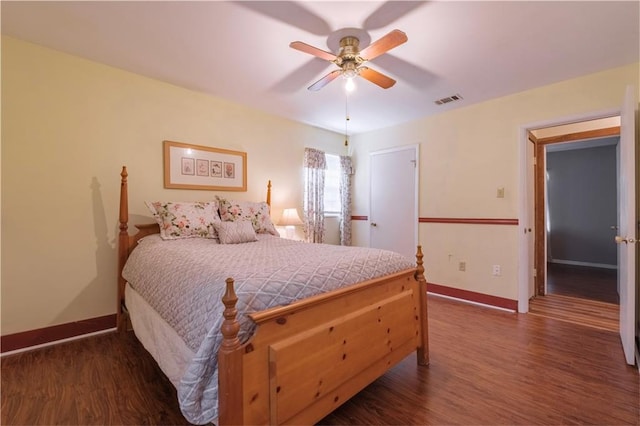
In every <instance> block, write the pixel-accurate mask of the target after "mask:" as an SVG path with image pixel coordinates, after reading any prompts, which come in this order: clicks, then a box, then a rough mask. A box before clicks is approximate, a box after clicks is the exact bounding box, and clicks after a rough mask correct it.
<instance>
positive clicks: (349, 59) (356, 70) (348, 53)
mask: <svg viewBox="0 0 640 426" xmlns="http://www.w3.org/2000/svg"><path fill="white" fill-rule="evenodd" d="M407 40H408V39H407V35H406V34H405V33H404V32H402V31H400V30H393V31H391V32H390V33H388V34H386V35H384V36H383V37H382V38H380V39H378V40H377V41H375V42H373V43H371V44H370V45H369V46H367V47H365V48H364V49H363V50H362V51H360V47H359V45H360V40H359V39H358V38H357V37H355V36H346V37H342V38H341V39H340V49H339V51H338V54H337V55H334V54H333V53H331V52H327V51H325V50H322V49H318V48H317V47H313V46H310V45H308V44H306V43H303V42H301V41H294V42H292V43H291V44H289V47H291V48H293V49H296V50H299V51H301V52H304V53H308V54H310V55H314V56H317V57H318V58H320V59H324V60H326V61H329V62H333V63H334V64H336V65H337V66H338V67H339V68H340V69H337V70H334V71H331V72H330V73H329V74H327V75H325V76H324V77H322V78H321V79H320V80H318V81H316V82H315V83H313V84H312V85H311V86H309V87H308V89H309V90H313V91H317V90H320V89H322V88H323V87H324V86H326V85H327V84H329V83H330V82H332V81H333V80H335V79H336V78H337V77H338V76H339V75H343V76H345V77H346V78H353V77H355V76H357V75H359V76H360V77H362V78H364V79H366V80H369V81H370V82H372V83H374V84H377V85H378V86H380V87H382V88H383V89H388V88H390V87H391V86H393V85H394V84H395V83H396V81H395V80H394V79H392V78H391V77H388V76H386V75H384V74H382V73H380V72H378V71H375V70H373V69H371V68H369V67H366V66H364V65H363V64H364V63H365V62H367V61H370V60H372V59H374V58H377V57H378V56H380V55H382V54H383V53H385V52H387V51H389V50H391V49H393V48H394V47H397V46H399V45H401V44H402V43H405V42H406V41H407Z"/></svg>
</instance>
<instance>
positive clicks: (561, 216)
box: [529, 117, 620, 331]
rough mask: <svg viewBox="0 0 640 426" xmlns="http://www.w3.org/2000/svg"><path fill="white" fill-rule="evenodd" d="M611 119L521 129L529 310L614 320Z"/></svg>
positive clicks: (613, 326)
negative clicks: (526, 150) (526, 146)
mask: <svg viewBox="0 0 640 426" xmlns="http://www.w3.org/2000/svg"><path fill="white" fill-rule="evenodd" d="M619 123H620V121H619V117H609V118H607V119H599V120H589V121H585V122H580V123H574V124H572V125H571V127H567V126H556V127H550V128H542V129H536V130H535V131H531V134H530V135H529V139H530V140H531V141H532V142H533V143H534V147H535V155H536V161H535V171H534V175H535V178H534V182H535V189H534V191H535V194H536V195H535V212H534V216H535V219H534V222H535V225H534V227H535V229H536V232H535V237H534V240H535V242H534V247H535V248H534V260H533V263H534V265H535V271H536V272H537V273H536V274H535V278H534V280H533V282H534V285H535V287H534V288H533V289H532V290H533V291H532V294H533V296H534V299H532V300H531V302H530V312H531V313H532V314H537V315H543V316H548V317H552V318H556V319H561V320H566V321H570V322H575V323H580V324H583V325H588V326H596V327H597V328H602V329H607V330H611V331H616V330H617V329H618V328H619V323H618V317H619V306H618V303H619V299H618V289H617V264H618V260H617V247H616V244H615V242H614V236H615V235H616V221H617V206H618V199H617V184H616V181H617V158H616V151H617V144H618V142H619V135H620V124H619ZM585 129H586V130H585ZM539 296H545V297H539ZM536 297H537V298H536Z"/></svg>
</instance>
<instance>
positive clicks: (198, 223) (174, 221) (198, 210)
mask: <svg viewBox="0 0 640 426" xmlns="http://www.w3.org/2000/svg"><path fill="white" fill-rule="evenodd" d="M145 204H146V205H147V207H148V208H149V210H150V211H151V213H152V214H153V216H154V217H155V219H156V221H157V222H158V225H160V237H162V239H163V240H177V239H180V238H196V237H197V238H217V234H216V230H215V228H214V226H213V225H214V224H215V223H218V222H220V216H218V202H217V201H208V202H204V201H203V202H160V201H154V202H149V201H147V202H145Z"/></svg>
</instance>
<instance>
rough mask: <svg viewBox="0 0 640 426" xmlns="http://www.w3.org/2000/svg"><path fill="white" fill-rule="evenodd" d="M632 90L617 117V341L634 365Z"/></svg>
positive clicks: (634, 196) (634, 185)
mask: <svg viewBox="0 0 640 426" xmlns="http://www.w3.org/2000/svg"><path fill="white" fill-rule="evenodd" d="M637 106H638V103H637V100H636V89H635V87H627V91H626V93H625V100H624V105H623V108H622V113H621V114H620V161H619V168H618V174H619V176H618V182H619V191H620V193H619V196H620V200H619V205H620V208H619V211H618V236H617V237H616V241H617V242H618V288H619V292H620V339H621V340H622V347H623V349H624V356H625V358H626V360H627V364H630V365H633V364H634V357H635V336H636V327H635V324H636V321H635V320H636V287H635V280H636V264H635V259H636V241H637V237H638V235H637V224H636V181H635V174H636V156H635V135H636V130H635V124H636V123H635V113H636V109H637Z"/></svg>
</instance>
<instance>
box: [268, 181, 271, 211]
mask: <svg viewBox="0 0 640 426" xmlns="http://www.w3.org/2000/svg"><path fill="white" fill-rule="evenodd" d="M267 205H268V206H269V207H271V179H269V182H267Z"/></svg>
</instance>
